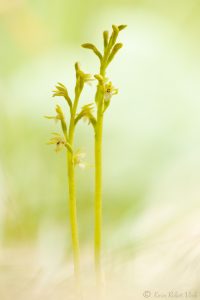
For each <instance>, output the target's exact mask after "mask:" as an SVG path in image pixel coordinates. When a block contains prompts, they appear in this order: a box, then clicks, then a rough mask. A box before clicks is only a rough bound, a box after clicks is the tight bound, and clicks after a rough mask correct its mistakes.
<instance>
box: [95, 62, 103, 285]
mask: <svg viewBox="0 0 200 300" xmlns="http://www.w3.org/2000/svg"><path fill="white" fill-rule="evenodd" d="M100 74H101V75H102V76H103V77H105V68H104V65H103V64H101V67H100ZM98 89H99V88H98ZM97 95H98V99H97V103H98V104H97V122H96V130H95V230H94V231H95V232H94V249H95V269H96V279H97V283H98V284H101V281H102V266H101V248H102V246H101V244H102V134H103V97H102V95H101V93H100V90H97Z"/></svg>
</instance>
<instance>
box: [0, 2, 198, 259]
mask: <svg viewBox="0 0 200 300" xmlns="http://www.w3.org/2000/svg"><path fill="white" fill-rule="evenodd" d="M112 24H128V28H127V29H126V30H125V31H123V32H122V33H121V35H120V38H119V40H120V41H122V42H123V43H124V48H123V49H122V50H121V51H120V53H119V54H118V56H117V58H116V59H115V60H114V62H113V64H112V65H111V66H110V67H109V71H108V76H109V78H111V79H112V82H113V84H114V85H115V86H116V87H118V88H119V91H120V92H119V95H117V96H116V97H114V98H113V100H112V105H111V106H110V108H109V110H108V112H107V113H106V120H105V127H104V190H103V193H104V200H103V201H104V207H103V215H104V216H103V217H104V224H103V230H104V252H106V251H108V252H110V251H115V250H116V251H119V252H120V251H122V252H123V251H126V249H127V248H128V249H132V250H134V249H135V248H137V246H138V245H139V243H140V242H141V243H144V241H146V242H147V241H148V240H151V238H152V237H155V236H156V235H161V236H163V234H164V232H166V230H168V229H169V228H170V226H174V224H177V222H184V220H186V219H187V217H188V215H189V216H192V214H193V213H194V212H197V211H198V212H199V209H200V205H199V196H200V192H199V179H200V169H199V167H200V158H199V157H200V154H199V153H200V134H199V131H200V118H199V109H200V101H199V99H200V87H199V78H200V59H199V57H200V38H199V37H200V35H199V28H200V1H198V0H185V1H183V0H162V1H160V0H145V1H144V0H123V1H122V0H121V1H120V0H115V1H114V0H106V1H105V0H103V1H95V0H93V1H92V0H84V1H80V0H79V1H77V0H74V1H69V0H57V1H47V0H44V1H37V0H35V1H33V0H29V1H25V0H9V1H8V0H0V37H1V41H0V101H1V102H0V103H1V108H0V229H1V230H0V243H1V244H2V245H10V244H13V243H25V244H29V243H36V244H37V243H43V241H44V239H45V237H48V236H49V240H50V241H51V242H52V241H53V242H52V243H54V242H56V241H58V240H59V238H60V241H62V242H61V243H63V248H64V249H68V252H69V253H70V251H71V250H70V249H71V244H70V231H69V221H68V199H67V176H66V162H65V155H64V153H59V154H55V153H54V151H53V149H52V147H47V146H46V145H45V143H46V141H47V140H48V139H49V137H50V133H51V132H52V131H56V130H57V125H55V124H53V122H50V121H48V120H45V119H44V118H43V115H48V114H52V113H53V111H54V106H55V102H56V103H61V104H62V103H63V104H64V101H62V100H59V99H56V100H55V98H54V99H52V98H51V91H52V89H53V87H54V85H55V84H56V83H57V82H58V81H59V82H63V83H64V84H66V85H67V86H68V88H69V90H70V94H71V95H72V93H73V84H74V62H75V61H79V62H80V63H81V66H82V68H83V70H84V71H85V72H89V73H93V72H94V73H97V72H98V61H97V60H96V57H95V56H93V54H92V53H90V52H88V51H86V50H84V49H81V47H80V44H82V43H83V42H93V43H96V44H97V46H98V47H99V48H100V47H101V45H102V31H103V30H105V29H110V28H111V25H112ZM93 94H94V87H92V88H90V87H86V92H85V94H84V97H83V99H82V100H81V101H82V103H84V102H91V101H92V99H93V98H92V97H93V96H92V95H93ZM76 144H77V147H80V148H81V149H85V150H86V152H87V161H88V162H89V163H90V164H91V167H90V168H87V169H86V170H84V171H82V170H78V169H77V182H78V195H77V200H78V214H79V227H80V238H81V245H82V247H83V248H84V247H87V246H88V245H89V246H90V247H91V246H92V240H93V173H94V169H93V167H92V165H93V163H94V158H93V133H92V129H91V128H90V127H88V126H87V125H86V124H85V123H82V124H81V125H79V127H78V130H77V135H76ZM180 220H181V221H180ZM194 220H195V219H194V218H193V221H192V222H196V221H194ZM188 222H189V221H188ZM189 223H190V222H189ZM192 224H193V223H192ZM195 226H196V223H195V224H193V226H192V228H194V227H195ZM172 228H173V227H172ZM195 228H196V227H195ZM47 240H48V238H47ZM49 240H48V241H49ZM47 243H49V242H47ZM56 243H57V242H56ZM120 249H121V250H120Z"/></svg>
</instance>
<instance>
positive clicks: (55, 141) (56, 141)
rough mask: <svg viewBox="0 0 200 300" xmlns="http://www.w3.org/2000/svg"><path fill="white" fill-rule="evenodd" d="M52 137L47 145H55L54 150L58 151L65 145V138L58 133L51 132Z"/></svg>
mask: <svg viewBox="0 0 200 300" xmlns="http://www.w3.org/2000/svg"><path fill="white" fill-rule="evenodd" d="M53 135H54V137H52V138H51V139H50V141H49V142H48V143H47V144H48V145H56V148H55V151H56V152H59V151H61V150H62V149H63V148H64V147H66V140H65V138H64V137H62V136H61V135H60V134H59V133H53Z"/></svg>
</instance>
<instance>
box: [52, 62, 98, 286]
mask: <svg viewBox="0 0 200 300" xmlns="http://www.w3.org/2000/svg"><path fill="white" fill-rule="evenodd" d="M75 71H76V84H75V97H74V101H72V100H71V98H70V97H69V94H68V91H67V88H66V87H65V86H64V85H63V84H62V83H58V84H57V85H56V89H55V90H54V91H53V97H55V96H61V97H64V99H65V100H66V103H67V105H68V106H69V110H70V120H69V127H68V126H67V121H66V118H65V115H64V113H63V111H62V108H61V107H60V106H59V105H57V106H56V113H57V114H56V116H47V117H46V118H48V119H54V120H55V121H60V124H61V129H62V135H61V134H59V133H53V135H54V137H53V138H51V139H50V141H49V143H48V144H55V145H56V149H55V151H56V152H58V151H60V150H62V149H65V150H66V157H67V170H68V190H69V217H70V224H71V239H72V250H73V261H74V273H75V277H76V282H77V283H78V285H79V286H80V250H79V236H78V221H77V203H76V185H75V167H76V165H79V166H81V167H82V166H84V163H83V162H82V159H81V156H82V153H80V152H77V151H74V135H75V128H76V124H77V122H78V120H79V119H81V118H82V117H84V116H85V113H84V112H82V111H81V117H80V116H79V115H80V113H79V114H78V115H77V109H78V104H79V100H80V96H81V93H82V90H83V87H84V84H85V83H86V82H90V81H91V80H94V79H93V78H92V76H91V75H90V74H85V73H84V72H83V71H81V69H80V66H79V64H78V63H76V64H75ZM78 116H79V117H78Z"/></svg>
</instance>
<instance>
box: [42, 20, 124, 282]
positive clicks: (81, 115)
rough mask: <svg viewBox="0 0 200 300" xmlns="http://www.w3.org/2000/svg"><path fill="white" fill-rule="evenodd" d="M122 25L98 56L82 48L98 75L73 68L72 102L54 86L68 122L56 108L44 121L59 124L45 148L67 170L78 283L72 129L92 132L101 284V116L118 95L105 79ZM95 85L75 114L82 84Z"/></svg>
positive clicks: (77, 156)
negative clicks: (51, 148) (82, 124)
mask: <svg viewBox="0 0 200 300" xmlns="http://www.w3.org/2000/svg"><path fill="white" fill-rule="evenodd" d="M125 27H126V25H120V26H116V25H113V26H112V33H111V34H110V35H109V32H108V31H104V32H103V42H104V49H103V52H102V53H101V52H100V51H99V50H98V49H97V47H96V46H94V45H93V44H91V43H85V44H83V45H82V47H83V48H86V49H90V50H92V51H93V52H94V54H95V55H96V56H97V57H98V59H99V61H100V68H99V72H98V74H95V75H94V76H92V75H90V74H86V73H84V72H83V71H82V70H81V68H80V65H79V64H78V63H76V64H75V72H76V84H75V92H74V99H73V101H72V99H71V97H70V96H69V93H68V90H67V88H66V87H65V86H64V85H63V84H62V83H58V84H57V85H56V87H55V90H54V91H53V97H55V96H61V97H63V98H64V99H65V101H66V103H67V105H68V107H69V111H70V120H69V122H67V121H66V117H65V115H64V113H63V110H62V108H61V107H60V106H59V105H56V109H55V110H56V115H55V116H46V118H48V119H53V120H55V121H56V122H60V125H61V129H62V134H60V133H53V137H52V138H51V139H50V141H49V143H48V144H53V145H55V147H56V148H55V151H56V152H58V151H60V150H62V149H65V150H66V156H67V169H68V188H69V211H70V223H71V236H72V249H73V259H74V271H75V275H76V278H77V280H78V281H79V280H80V250H79V237H78V222H77V207H76V206H77V205H76V185H75V167H76V166H79V167H81V168H85V162H84V155H85V154H84V153H82V152H81V151H79V150H77V149H74V137H75V129H76V125H77V123H78V122H79V121H80V120H85V121H87V122H88V124H91V125H92V127H93V129H94V136H95V138H94V139H95V146H94V148H95V151H94V156H95V202H94V203H95V210H94V211H95V228H94V256H95V270H96V278H97V282H101V277H102V266H101V265H102V264H101V248H102V137H103V120H104V114H105V111H106V110H107V108H108V107H109V105H110V103H111V99H112V97H113V96H114V95H116V94H117V93H118V89H116V88H115V87H114V86H113V84H112V82H111V81H110V80H109V79H108V78H107V77H106V70H107V67H108V66H109V65H110V63H111V61H112V60H113V58H114V57H115V55H116V54H117V52H118V51H119V50H120V49H121V48H122V46H123V45H122V43H117V37H118V34H119V32H120V31H121V30H123V29H124V28H125ZM94 80H96V81H97V88H96V94H95V96H94V103H88V104H86V105H84V106H83V107H82V108H81V110H80V112H78V104H79V101H80V97H81V94H82V91H83V88H84V86H85V83H91V82H92V81H94Z"/></svg>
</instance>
